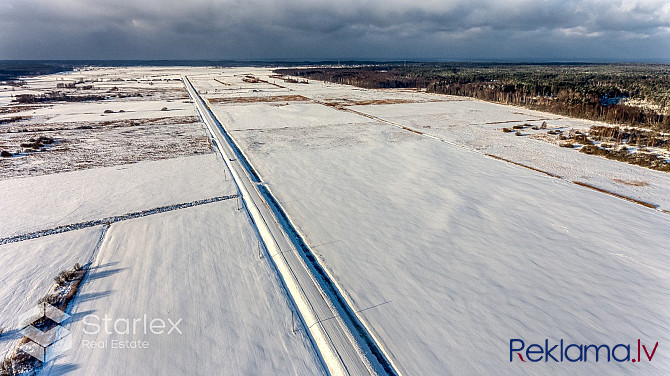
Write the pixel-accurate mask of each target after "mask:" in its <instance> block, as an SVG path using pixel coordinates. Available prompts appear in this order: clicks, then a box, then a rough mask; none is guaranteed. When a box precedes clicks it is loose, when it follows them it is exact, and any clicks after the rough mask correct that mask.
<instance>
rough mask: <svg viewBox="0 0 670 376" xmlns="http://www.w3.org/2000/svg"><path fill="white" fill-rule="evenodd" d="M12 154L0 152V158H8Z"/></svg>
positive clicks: (4, 151)
mask: <svg viewBox="0 0 670 376" xmlns="http://www.w3.org/2000/svg"><path fill="white" fill-rule="evenodd" d="M13 155H14V154H12V153H10V152H8V151H7V150H3V151H0V157H2V158H10V157H11V156H13Z"/></svg>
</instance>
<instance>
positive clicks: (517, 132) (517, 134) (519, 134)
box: [514, 131, 522, 136]
mask: <svg viewBox="0 0 670 376" xmlns="http://www.w3.org/2000/svg"><path fill="white" fill-rule="evenodd" d="M514 135H515V136H522V134H521V132H519V131H516V133H514Z"/></svg>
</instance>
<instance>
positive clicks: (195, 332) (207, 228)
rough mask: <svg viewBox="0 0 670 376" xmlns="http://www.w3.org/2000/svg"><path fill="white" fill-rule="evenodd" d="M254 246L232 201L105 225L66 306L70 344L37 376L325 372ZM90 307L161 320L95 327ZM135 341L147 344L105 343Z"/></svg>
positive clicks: (243, 217) (109, 313) (244, 219)
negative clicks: (150, 326) (154, 329)
mask: <svg viewBox="0 0 670 376" xmlns="http://www.w3.org/2000/svg"><path fill="white" fill-rule="evenodd" d="M194 224H198V225H197V226H194ZM258 247H259V243H258V240H257V238H256V235H255V233H254V231H253V229H252V227H251V225H250V223H249V221H248V218H247V216H246V213H245V212H244V211H239V210H237V203H236V201H235V200H231V201H226V202H220V203H215V204H209V205H203V206H200V207H196V208H189V209H184V210H179V211H174V212H170V213H163V214H157V215H154V216H150V217H145V218H139V219H135V220H130V221H126V222H122V223H118V224H114V225H112V226H111V227H110V229H109V232H108V233H107V236H106V238H105V242H104V244H103V246H102V247H101V249H100V251H99V254H98V257H97V259H96V261H95V263H94V269H93V271H92V272H91V275H90V276H89V279H88V281H87V282H86V284H85V286H84V288H83V289H82V290H81V292H80V294H81V295H80V296H79V297H78V299H77V304H76V305H75V307H74V309H73V312H72V313H73V319H72V322H71V324H69V329H70V330H71V331H72V333H73V344H74V345H73V348H72V349H71V350H70V351H69V352H68V353H67V355H66V356H63V357H61V358H60V359H58V361H56V362H55V364H53V365H51V366H49V367H47V368H45V370H44V372H43V374H45V375H60V374H71V375H91V374H95V375H119V374H171V375H194V374H198V375H212V374H219V375H271V374H281V375H291V374H294V375H320V374H324V371H323V370H322V366H321V364H320V362H319V360H318V358H317V357H316V355H315V353H314V349H313V348H312V345H311V342H310V340H309V338H308V337H307V336H306V334H305V332H304V331H298V332H296V334H293V333H292V329H291V307H290V306H289V304H288V302H287V300H286V295H285V293H284V291H283V289H282V288H281V287H280V285H279V281H278V277H277V276H276V274H275V273H274V270H273V269H272V267H271V266H270V265H269V264H268V262H267V259H265V258H264V259H259V258H258ZM86 315H89V319H84V317H85V316H86ZM90 315H97V317H100V318H101V319H102V318H104V316H105V315H107V317H109V318H111V319H112V320H114V321H115V320H116V319H118V318H121V319H123V318H128V319H130V320H132V319H135V318H140V319H141V318H143V317H144V315H147V317H149V319H150V320H151V319H162V320H163V321H165V322H166V323H167V326H166V328H165V332H164V333H163V334H153V333H151V331H149V332H148V334H145V333H144V331H143V329H141V328H140V326H139V325H138V326H137V329H138V330H137V331H136V333H135V335H133V334H132V332H131V333H130V334H122V333H123V329H122V328H121V326H122V325H123V324H119V328H121V330H120V331H119V332H115V331H113V330H110V331H112V332H113V334H106V333H105V332H104V330H101V331H100V332H99V333H97V334H93V332H92V331H93V330H94V327H92V326H86V325H85V324H84V323H85V322H89V323H91V322H94V323H95V322H99V321H96V319H95V318H94V316H90ZM168 319H171V320H172V322H175V323H176V322H177V321H178V320H180V319H181V320H182V321H181V322H180V323H179V325H178V328H179V331H181V333H179V332H178V331H177V330H174V331H172V333H170V334H167V331H168V330H169V329H170V328H171V327H172V325H171V324H170V323H169V322H168V321H167V320H168ZM85 320H86V321H85ZM114 321H112V323H113V322H114ZM100 323H101V322H100ZM110 327H111V326H110ZM87 328H88V334H87V333H86V332H85V331H84V330H85V329H87ZM103 329H104V328H103ZM138 340H139V341H146V343H147V348H143V349H119V348H113V346H114V345H113V343H114V342H113V341H138ZM86 341H89V342H86ZM90 341H94V342H96V343H102V344H104V345H106V346H107V347H106V348H89V346H88V345H87V343H90Z"/></svg>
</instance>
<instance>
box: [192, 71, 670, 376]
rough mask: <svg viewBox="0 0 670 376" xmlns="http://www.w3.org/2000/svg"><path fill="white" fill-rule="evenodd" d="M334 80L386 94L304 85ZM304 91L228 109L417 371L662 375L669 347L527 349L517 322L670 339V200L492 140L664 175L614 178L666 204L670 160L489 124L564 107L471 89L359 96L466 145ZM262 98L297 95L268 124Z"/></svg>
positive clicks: (599, 337)
mask: <svg viewBox="0 0 670 376" xmlns="http://www.w3.org/2000/svg"><path fill="white" fill-rule="evenodd" d="M256 75H257V76H261V75H262V73H261V72H257V73H256ZM203 85H204V84H203ZM333 86H334V87H335V88H336V89H334V90H336V97H337V98H338V100H341V98H342V97H343V96H346V94H347V90H349V91H351V92H352V93H355V94H354V95H355V96H356V98H357V100H360V99H361V98H364V97H366V95H367V96H369V97H372V98H374V97H375V96H376V95H377V93H378V91H367V93H362V92H363V91H362V90H360V89H354V88H347V87H344V86H339V85H330V84H328V85H326V84H319V83H312V84H310V85H297V84H294V85H287V90H288V89H291V94H295V95H303V96H305V97H316V96H317V94H318V95H319V96H320V99H319V100H321V98H323V97H325V96H326V95H327V94H326V93H327V92H328V91H329V90H331V89H332V88H333ZM196 87H198V85H196ZM303 88H304V89H303ZM241 90H246V89H241ZM383 93H384V96H386V97H388V96H392V95H391V94H389V93H392V91H383ZM248 94H249V93H248V92H247V93H245V94H244V95H248ZM274 94H275V95H279V94H280V93H277V92H275V93H274ZM258 95H260V94H258ZM406 95H409V94H408V93H406V92H402V93H400V94H399V96H406ZM412 95H414V94H412ZM416 95H426V94H416ZM426 96H428V95H426ZM249 106H255V107H256V110H255V111H254V112H253V113H252V112H251V111H249V108H248V107H249ZM263 106H266V109H265V110H263V109H262V108H263ZM297 106H302V107H301V108H300V109H298V108H296V107H297ZM304 106H305V105H304V104H302V103H301V104H297V103H289V104H288V105H285V106H281V107H271V104H252V105H249V104H234V103H233V104H214V105H213V109H214V111H215V113H216V114H217V115H218V116H219V117H220V118H221V119H222V120H223V121H224V125H226V126H228V127H229V128H230V129H231V130H233V131H232V132H231V134H232V135H233V137H234V138H235V139H236V141H237V142H238V143H239V144H240V147H241V148H242V149H243V150H244V151H245V153H246V154H247V155H248V157H249V159H250V161H251V163H252V164H254V166H255V168H256V169H257V171H258V172H259V173H260V175H261V177H262V178H263V180H264V182H266V183H267V184H268V186H269V187H270V188H271V189H272V191H273V192H274V193H275V195H276V196H277V198H278V199H279V201H280V202H281V203H282V204H283V205H284V207H285V209H286V211H287V212H288V214H289V215H290V216H291V217H292V219H293V221H294V222H295V224H296V225H297V226H298V227H299V229H300V230H301V231H302V233H303V235H304V236H305V238H306V239H307V241H308V244H309V245H310V246H311V247H312V250H313V251H314V252H315V253H316V254H317V255H318V256H319V258H320V259H321V262H322V263H323V265H324V266H325V267H326V268H327V269H328V270H329V271H330V273H331V274H332V277H333V278H334V279H335V280H336V281H337V283H338V284H339V285H340V287H341V289H342V290H344V291H345V293H346V294H347V295H348V296H349V298H350V300H351V303H352V305H353V306H354V308H355V309H356V310H359V312H360V313H359V315H361V316H362V317H363V318H364V320H365V321H366V322H367V323H368V325H369V326H370V327H371V329H372V331H373V332H374V333H375V335H376V336H377V337H378V339H379V341H380V342H381V344H382V346H383V347H384V348H385V349H386V350H387V351H388V352H389V353H390V354H391V356H392V358H393V359H394V360H395V361H396V364H397V365H398V368H399V369H400V371H401V372H403V373H405V374H468V373H477V374H488V373H491V372H493V371H494V370H495V372H496V373H502V374H529V375H530V374H538V373H542V374H560V373H562V372H565V367H566V366H569V367H570V372H571V373H573V374H593V373H600V374H629V373H631V371H632V369H635V370H636V371H640V372H643V373H646V374H659V375H660V374H664V373H665V372H664V370H667V369H668V368H670V357H668V356H667V354H665V355H663V354H662V353H661V352H660V351H659V352H658V353H657V354H656V356H658V358H654V361H653V362H651V363H649V362H645V363H643V364H632V363H627V364H615V363H608V364H603V363H599V364H594V363H586V364H568V365H566V364H565V363H562V364H560V363H559V364H552V363H541V364H530V365H529V364H519V363H520V362H515V363H512V364H510V363H509V340H510V339H511V338H524V339H526V340H527V341H535V342H540V341H542V342H544V339H545V338H548V339H550V340H553V341H558V340H560V339H561V338H563V339H566V340H567V341H574V342H576V343H585V344H591V343H597V344H603V343H611V344H616V343H630V344H633V343H635V342H636V340H637V339H638V338H641V339H642V341H643V342H645V341H647V342H650V343H651V344H652V345H653V343H655V342H656V341H658V342H659V343H660V344H662V343H665V342H667V341H668V340H670V327H668V325H667V322H668V319H670V317H669V316H668V313H667V310H666V307H667V305H668V303H670V301H669V300H668V296H667V294H666V292H665V291H666V290H667V288H668V287H670V259H669V258H668V255H667V252H666V249H667V246H666V245H667V244H668V241H670V235H668V229H669V228H670V216H668V215H667V214H664V213H661V212H658V211H654V210H651V209H648V208H645V207H642V206H640V205H636V204H634V203H630V202H627V201H623V200H621V199H617V198H614V197H611V196H608V195H605V194H602V193H599V192H596V191H592V190H589V189H585V188H582V187H579V186H576V185H574V184H572V183H570V182H568V181H566V180H561V179H556V178H551V177H548V176H546V175H543V174H540V173H537V172H533V171H530V170H527V169H524V168H521V167H518V166H514V165H511V164H509V163H506V162H502V161H497V160H494V159H491V158H488V157H485V156H484V155H483V152H486V153H492V154H494V153H493V152H494V151H495V152H496V153H495V154H497V155H499V156H501V157H505V158H509V159H512V160H514V161H517V162H529V163H531V165H532V166H535V165H534V164H533V163H532V162H533V161H537V160H541V162H538V163H544V165H538V167H537V168H540V167H546V166H549V167H552V166H553V168H556V169H564V170H561V171H560V172H561V173H562V174H564V175H567V177H568V179H569V180H572V179H575V180H582V181H587V182H602V181H605V180H606V179H612V178H614V177H617V178H621V179H624V180H630V181H632V180H644V181H648V182H649V185H647V186H644V187H641V188H640V187H634V186H629V185H625V184H619V185H616V184H611V185H610V186H607V187H608V188H612V189H613V190H616V191H617V192H620V193H621V194H631V192H633V193H635V194H637V195H638V196H637V197H641V198H643V199H645V200H648V201H651V202H654V203H656V204H659V205H663V206H665V205H667V197H669V196H668V195H667V192H668V189H670V184H668V180H667V179H666V177H665V176H663V175H658V174H659V173H657V172H653V171H650V170H646V169H641V168H637V167H635V166H629V165H625V164H622V163H618V162H615V161H609V160H605V159H600V158H594V157H588V156H584V155H581V154H579V153H577V152H572V153H571V154H568V153H570V152H571V151H569V150H562V149H560V148H558V147H557V146H554V145H551V144H549V143H546V142H541V141H537V140H530V139H524V138H523V137H521V138H520V137H514V136H511V137H510V136H509V135H506V134H503V133H502V132H500V130H499V128H500V127H502V126H501V125H500V124H487V123H493V122H496V121H510V122H526V121H529V120H530V121H539V119H542V118H549V119H550V120H548V122H549V123H550V124H552V121H554V120H551V119H555V118H556V117H555V116H551V115H547V114H541V113H529V112H528V111H525V110H520V109H517V108H513V107H504V106H497V105H492V104H487V103H483V102H476V101H467V100H466V101H458V102H450V101H441V102H434V103H420V104H416V103H409V104H404V103H403V104H387V105H373V106H357V107H354V110H356V111H359V112H363V113H365V114H368V115H371V116H373V117H377V118H381V119H384V120H390V121H393V122H394V123H397V124H398V125H403V126H407V127H411V128H414V127H417V128H418V127H421V128H420V130H422V131H425V132H426V133H428V134H434V135H436V136H439V137H441V138H443V139H445V141H449V142H453V143H455V144H457V145H462V146H465V148H463V147H458V146H455V145H452V144H450V143H448V142H442V141H439V140H435V139H430V138H427V137H424V136H421V135H417V134H416V133H413V132H410V131H407V130H402V129H401V128H398V127H394V126H391V125H389V124H387V123H384V122H381V121H378V120H375V119H374V118H372V119H371V118H369V117H363V116H361V118H362V119H365V120H367V122H356V121H348V122H346V123H345V122H342V123H340V124H335V123H334V122H330V121H327V120H324V121H323V123H322V124H316V125H315V122H314V121H313V120H312V114H313V113H315V112H316V111H323V110H321V109H320V110H316V109H315V110H314V111H315V112H308V113H305V111H304V110H305V109H304ZM260 111H265V112H267V113H275V112H278V111H283V114H281V115H277V114H275V115H273V116H272V117H271V119H278V118H280V119H282V120H281V122H282V124H285V125H284V126H283V127H277V126H276V125H275V124H276V123H275V121H274V120H270V121H269V122H267V123H265V122H259V121H258V118H259V114H258V113H259V112H260ZM291 114H293V115H294V117H293V121H291V120H290V119H289V116H291ZM226 121H228V122H229V123H226ZM575 122H578V121H575V120H570V124H574V123H575ZM266 126H267V128H265V127H266ZM428 126H429V127H430V128H428ZM454 128H456V130H454ZM459 128H460V129H459ZM503 137H506V138H505V139H504V138H503ZM478 143H479V144H478ZM470 148H472V149H476V150H477V151H478V152H475V151H470V150H468V149H470ZM505 151H507V152H506V153H504V152H505ZM554 155H561V156H562V159H560V158H557V159H554V157H553V156H554ZM530 157H533V158H530ZM526 158H527V159H526ZM564 171H565V172H564ZM608 174H614V175H608ZM638 189H639V190H638ZM664 192H666V193H665V194H664ZM666 207H667V206H666ZM659 346H660V345H659ZM633 367H636V368H633Z"/></svg>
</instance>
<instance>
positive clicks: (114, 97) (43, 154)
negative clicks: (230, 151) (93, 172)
mask: <svg viewBox="0 0 670 376" xmlns="http://www.w3.org/2000/svg"><path fill="white" fill-rule="evenodd" d="M179 72H180V71H179V70H176V69H175V68H172V69H169V68H165V69H156V68H154V69H146V68H145V69H143V70H142V69H136V68H135V69H132V68H125V69H95V70H85V71H81V72H66V73H60V74H54V75H48V76H38V77H33V78H28V79H26V80H25V85H24V86H23V87H15V88H13V89H14V91H12V90H11V89H8V87H4V88H0V104H2V105H3V107H2V109H1V110H0V150H2V151H5V152H9V153H12V154H13V156H12V157H4V158H0V179H7V178H17V177H25V176H35V175H42V174H52V173H56V172H64V171H73V170H80V169H86V168H92V167H103V166H114V165H119V164H127V163H133V162H139V161H145V160H157V159H165V158H174V157H179V156H187V155H193V154H205V153H210V152H211V145H210V144H209V142H208V138H207V136H206V131H205V129H204V126H203V124H202V123H201V122H200V121H199V119H198V118H197V114H196V112H195V110H194V107H193V104H192V103H190V101H189V100H188V95H187V93H186V91H185V89H184V86H183V83H182V81H181V77H180V75H179ZM68 84H75V87H74V88H70V87H58V85H68ZM1 89H8V90H1ZM54 91H56V92H59V93H61V94H64V95H68V96H71V97H85V96H88V97H89V98H93V99H94V100H86V101H82V102H63V101H48V102H44V103H28V104H19V103H16V102H12V100H13V99H14V97H12V96H16V95H18V94H35V95H48V94H49V93H51V92H54ZM40 136H42V137H50V138H53V139H54V143H53V144H49V145H44V147H40V148H33V147H29V146H28V145H29V144H30V142H31V139H36V138H39V137H40Z"/></svg>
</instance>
